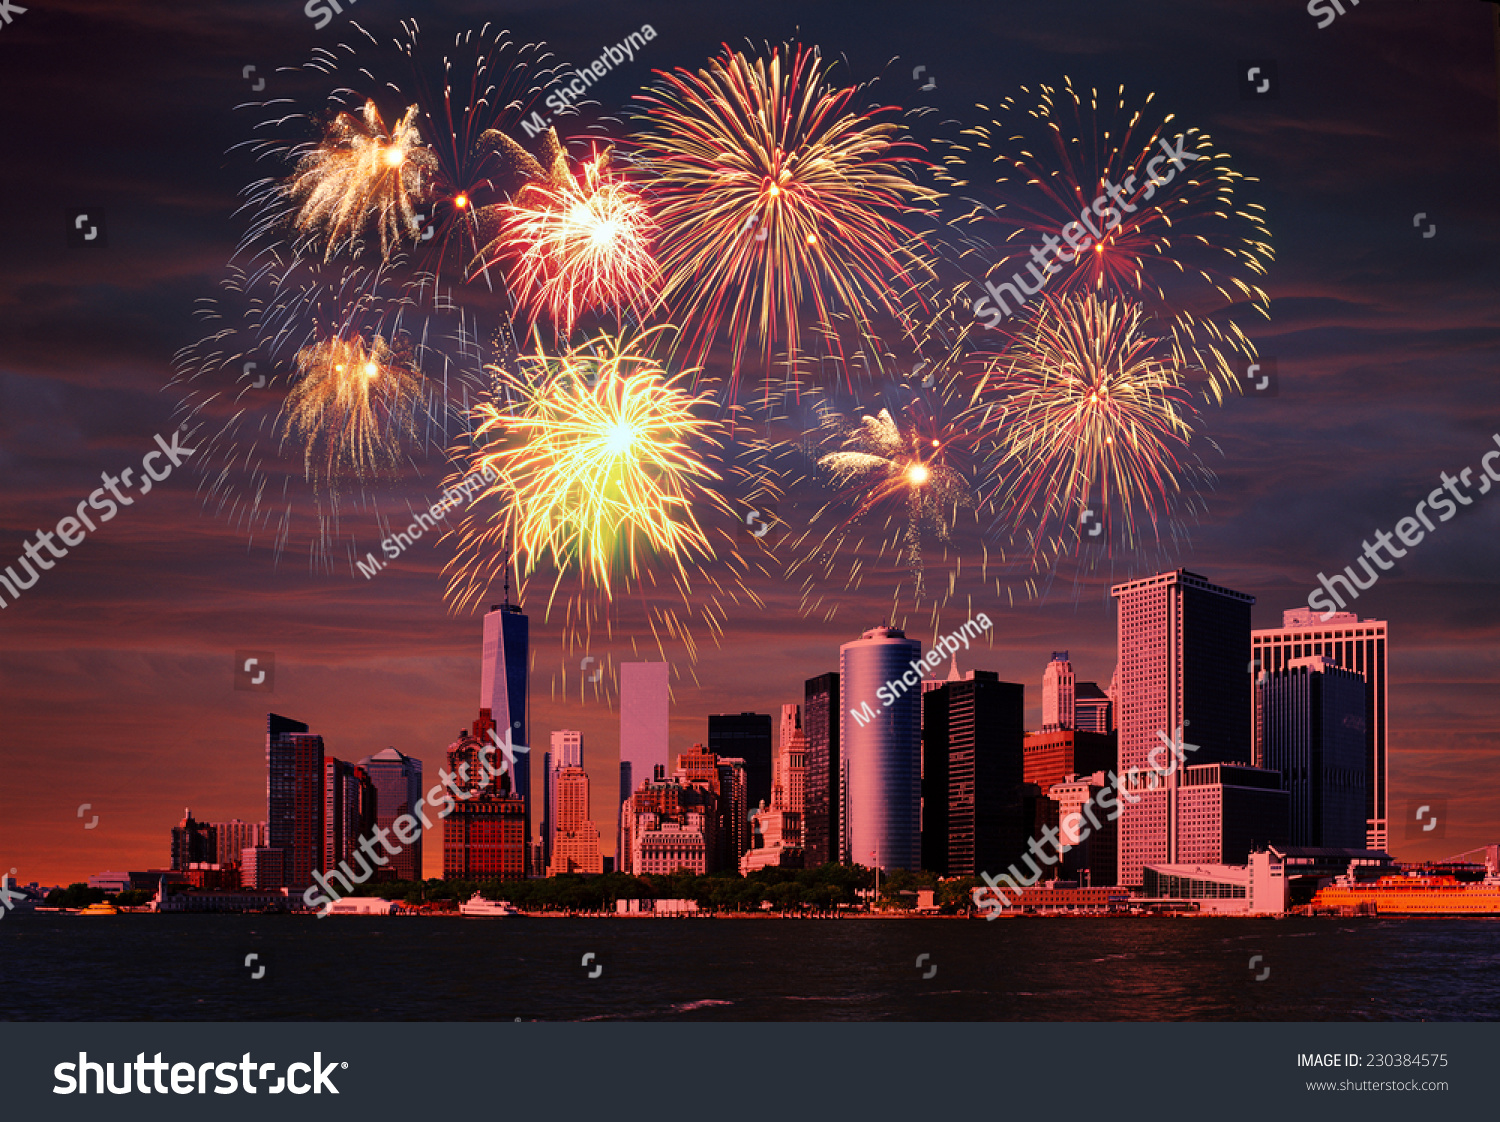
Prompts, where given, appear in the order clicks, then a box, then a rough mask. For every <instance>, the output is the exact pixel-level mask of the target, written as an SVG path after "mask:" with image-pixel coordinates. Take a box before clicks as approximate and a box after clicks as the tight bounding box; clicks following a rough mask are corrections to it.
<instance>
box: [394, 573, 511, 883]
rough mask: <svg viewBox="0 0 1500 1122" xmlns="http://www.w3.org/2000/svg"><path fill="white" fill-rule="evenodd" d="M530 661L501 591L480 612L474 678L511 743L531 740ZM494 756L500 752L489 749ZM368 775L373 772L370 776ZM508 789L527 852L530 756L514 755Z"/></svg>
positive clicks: (498, 729)
mask: <svg viewBox="0 0 1500 1122" xmlns="http://www.w3.org/2000/svg"><path fill="white" fill-rule="evenodd" d="M530 667H531V635H530V622H529V621H528V620H527V618H526V617H525V616H524V615H523V614H522V613H521V609H520V607H519V606H517V605H515V604H512V603H511V602H510V600H509V598H508V597H507V599H506V601H505V603H503V604H497V605H495V606H494V607H492V608H491V609H490V610H489V612H488V613H487V614H486V615H485V617H484V662H483V666H482V668H481V671H480V678H479V708H480V709H481V710H488V711H489V715H490V720H492V721H494V722H495V732H496V734H497V735H498V736H499V738H500V740H501V742H502V743H504V741H505V734H506V730H509V731H510V741H511V743H513V744H515V745H517V746H525V747H527V748H529V747H530V746H531V740H530V731H531V730H530V729H528V728H527V725H526V722H527V717H528V715H529V713H530V706H529V704H528V699H529V696H530V695H529V691H528V683H529V671H530ZM494 756H495V758H496V759H497V760H498V759H500V758H501V757H500V756H499V755H498V753H494ZM372 778H373V777H372ZM511 780H512V782H511V787H510V789H511V790H512V791H514V792H515V793H516V794H518V795H520V796H521V797H522V798H523V799H525V800H526V843H527V844H526V852H527V854H530V852H531V757H530V756H529V755H524V754H523V755H518V756H517V757H516V767H515V775H513V776H512V777H511ZM532 871H535V870H532Z"/></svg>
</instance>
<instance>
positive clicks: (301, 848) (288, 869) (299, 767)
mask: <svg viewBox="0 0 1500 1122" xmlns="http://www.w3.org/2000/svg"><path fill="white" fill-rule="evenodd" d="M266 835H267V837H266V844H267V845H268V846H270V847H271V848H273V849H279V850H280V851H281V855H282V862H283V864H282V868H283V869H284V877H283V881H282V883H283V884H284V885H286V886H287V887H289V888H291V889H293V890H294V891H301V890H302V889H304V888H306V887H307V886H308V885H310V884H312V882H313V880H312V875H313V872H314V871H316V870H317V869H319V868H320V867H321V866H322V863H323V738H322V737H321V736H318V735H317V734H316V733H310V732H308V731H307V726H306V725H305V724H303V723H302V722H301V721H293V720H291V719H290V718H287V717H281V716H277V715H276V714H275V713H270V714H267V717H266Z"/></svg>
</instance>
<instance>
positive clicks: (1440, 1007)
mask: <svg viewBox="0 0 1500 1122" xmlns="http://www.w3.org/2000/svg"><path fill="white" fill-rule="evenodd" d="M590 953H591V954H593V955H594V958H593V959H592V960H590V962H589V964H588V965H587V966H585V965H583V956H584V955H585V954H590ZM251 954H254V955H256V956H258V957H257V958H256V959H255V960H253V962H252V964H251V966H249V967H247V966H246V965H245V959H246V956H248V955H251ZM924 954H925V955H927V956H928V957H927V958H926V959H924V960H923V962H922V965H921V966H920V967H918V966H917V963H916V960H917V958H918V956H919V955H924ZM1254 955H1260V956H1261V958H1260V960H1259V961H1258V962H1257V963H1256V965H1255V966H1254V968H1252V967H1251V966H1250V965H1249V960H1250V958H1251V957H1252V956H1254ZM262 965H264V966H265V968H266V970H265V974H264V976H263V977H261V978H260V979H258V980H257V979H252V977H251V974H252V973H253V972H254V970H256V969H259V968H260V967H261V966H262ZM601 966H602V967H603V970H602V972H601V973H600V974H599V976H598V977H593V978H591V977H589V974H590V973H591V971H592V970H593V969H595V968H596V967H601ZM934 966H935V967H936V968H937V970H936V973H935V975H934V976H933V977H931V978H927V977H924V975H925V974H926V973H928V972H929V971H930V970H931V969H932V968H933V967H934ZM1267 968H1269V970H1270V973H1269V975H1268V976H1267V977H1265V979H1264V980H1263V981H1256V980H1255V979H1256V977H1257V976H1258V975H1260V974H1261V973H1262V972H1263V971H1265V970H1266V969H1267ZM516 1017H520V1018H523V1019H527V1020H530V1019H542V1020H600V1019H605V1020H615V1019H645V1020H759V1021H787V1020H831V1021H863V1020H1010V1021H1014V1020H1274V1021H1301V1020H1494V1019H1500V923H1497V922H1488V921H1394V920H1385V921H1382V920H1306V919H1287V920H1249V919H1212V918H1209V919H1149V918H1128V919H1126V918H1117V919H1102V918H1088V919H1074V918H1045V919H1014V920H1002V921H999V922H995V923H986V922H982V921H963V920H940V919H920V920H839V921H798V920H771V919H765V920H755V919H747V920H708V919H675V920H651V919H644V920H622V919H517V920H492V921H484V920H466V919H457V918H455V919H447V918H444V919H434V918H418V917H330V918H329V919H326V920H315V919H312V918H308V917H299V916H150V915H121V916H118V917H110V918H99V919H93V918H89V919H84V918H80V917H76V916H53V915H21V914H17V913H12V914H10V915H8V916H6V917H5V919H4V922H3V923H0V1018H4V1019H9V1020H116V1019H120V1020H223V1021H239V1020H273V1019H289V1020H383V1019H388V1020H459V1021H465V1020H498V1019H505V1020H511V1019H513V1018H516Z"/></svg>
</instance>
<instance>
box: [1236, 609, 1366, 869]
mask: <svg viewBox="0 0 1500 1122" xmlns="http://www.w3.org/2000/svg"><path fill="white" fill-rule="evenodd" d="M1389 626H1390V625H1389V624H1388V623H1386V622H1385V621H1384V620H1376V619H1365V620H1361V619H1360V618H1359V616H1358V615H1356V614H1355V613H1353V612H1334V613H1333V614H1332V615H1331V616H1330V617H1329V618H1328V619H1326V620H1325V619H1323V618H1322V613H1320V612H1317V611H1314V610H1313V609H1311V608H1294V609H1292V610H1291V611H1286V612H1282V614H1281V626H1280V627H1275V628H1265V629H1261V630H1258V631H1252V632H1251V633H1250V643H1251V648H1252V652H1251V653H1252V656H1253V658H1254V659H1255V662H1254V664H1253V667H1254V670H1256V671H1266V672H1268V673H1270V672H1274V671H1277V670H1284V669H1286V667H1287V666H1288V664H1289V663H1290V662H1291V661H1292V660H1293V659H1302V658H1310V657H1312V656H1313V655H1321V656H1322V657H1324V658H1326V659H1328V660H1329V661H1330V662H1332V663H1333V664H1334V665H1335V666H1338V667H1340V668H1342V669H1344V670H1352V671H1354V672H1355V673H1356V674H1359V675H1360V676H1362V677H1363V678H1364V680H1365V713H1364V737H1365V838H1364V844H1363V845H1362V846H1360V847H1359V848H1361V849H1368V850H1385V849H1387V843H1388V841H1389V834H1390V829H1389V822H1390V807H1389V801H1390V786H1389V781H1388V780H1389V769H1388V763H1387V754H1388V753H1387V729H1388V728H1389V727H1390V709H1389V700H1388V697H1387V683H1388V682H1389V680H1390V673H1389V661H1388V660H1389V652H1390V643H1389V638H1390V634H1389ZM1254 737H1255V745H1254V746H1255V756H1254V759H1255V761H1256V762H1257V763H1259V762H1260V761H1261V758H1262V755H1263V753H1264V744H1263V739H1264V738H1263V737H1262V735H1261V728H1260V723H1259V720H1258V718H1257V720H1256V724H1255V733H1254ZM1263 766H1264V765H1263Z"/></svg>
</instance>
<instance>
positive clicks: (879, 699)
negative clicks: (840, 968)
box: [839, 627, 922, 870]
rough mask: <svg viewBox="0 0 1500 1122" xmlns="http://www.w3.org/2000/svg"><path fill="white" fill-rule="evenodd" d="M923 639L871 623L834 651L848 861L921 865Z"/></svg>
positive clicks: (884, 866)
mask: <svg viewBox="0 0 1500 1122" xmlns="http://www.w3.org/2000/svg"><path fill="white" fill-rule="evenodd" d="M921 658H922V644H921V643H919V642H917V641H916V640H915V639H908V638H907V637H906V632H904V631H902V630H900V629H899V628H895V627H874V628H871V629H870V630H869V631H866V632H865V633H864V634H863V635H862V636H860V637H859V638H858V639H856V640H854V642H852V643H845V644H844V645H843V646H842V647H840V648H839V682H840V685H841V687H842V691H843V697H842V704H841V706H840V714H839V747H840V751H841V754H842V760H841V762H842V764H843V773H844V790H845V802H844V811H845V813H844V822H843V832H844V837H845V839H846V841H845V844H846V846H847V852H848V856H849V860H851V861H853V862H854V863H855V864H859V865H872V866H878V867H880V868H882V869H913V870H915V869H919V868H921V867H922V675H921V670H920V668H919V667H917V666H916V664H917V663H918V662H919V661H920V660H921Z"/></svg>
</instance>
